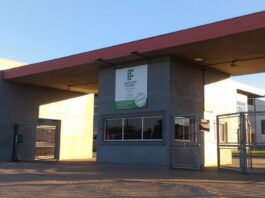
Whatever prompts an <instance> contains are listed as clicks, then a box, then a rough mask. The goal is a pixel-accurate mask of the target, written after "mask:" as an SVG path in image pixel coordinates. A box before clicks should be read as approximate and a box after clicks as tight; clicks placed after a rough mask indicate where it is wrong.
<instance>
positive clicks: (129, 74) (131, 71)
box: [127, 69, 134, 80]
mask: <svg viewBox="0 0 265 198" xmlns="http://www.w3.org/2000/svg"><path fill="white" fill-rule="evenodd" d="M133 71H134V69H128V72H127V80H132V78H133Z"/></svg>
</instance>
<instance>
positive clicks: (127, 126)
mask: <svg viewBox="0 0 265 198" xmlns="http://www.w3.org/2000/svg"><path fill="white" fill-rule="evenodd" d="M124 139H142V118H127V119H124Z"/></svg>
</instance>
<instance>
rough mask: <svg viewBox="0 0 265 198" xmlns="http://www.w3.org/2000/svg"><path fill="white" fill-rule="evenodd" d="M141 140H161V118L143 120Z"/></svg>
mask: <svg viewBox="0 0 265 198" xmlns="http://www.w3.org/2000/svg"><path fill="white" fill-rule="evenodd" d="M143 121H144V122H143V138H144V139H162V118H161V117H149V118H144V119H143Z"/></svg>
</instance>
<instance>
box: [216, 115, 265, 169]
mask: <svg viewBox="0 0 265 198" xmlns="http://www.w3.org/2000/svg"><path fill="white" fill-rule="evenodd" d="M217 126H218V127H217V146H218V167H219V168H224V169H232V170H238V171H241V172H243V173H247V172H265V112H241V113H233V114H225V115H219V116H217Z"/></svg>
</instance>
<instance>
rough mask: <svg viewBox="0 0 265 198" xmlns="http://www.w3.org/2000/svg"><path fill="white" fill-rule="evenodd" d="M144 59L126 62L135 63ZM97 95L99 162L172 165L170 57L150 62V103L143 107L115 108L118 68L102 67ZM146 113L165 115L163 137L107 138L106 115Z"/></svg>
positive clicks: (124, 115)
mask: <svg viewBox="0 0 265 198" xmlns="http://www.w3.org/2000/svg"><path fill="white" fill-rule="evenodd" d="M140 64H142V63H133V64H128V65H125V66H126V67H127V66H136V65H140ZM99 82H100V84H99V96H98V103H99V106H98V114H99V115H100V119H99V122H98V145H97V162H99V163H118V164H119V163H121V164H130V165H141V166H145V165H152V166H163V167H168V166H169V137H170V117H169V113H168V112H169V108H170V104H169V99H170V97H169V95H170V59H169V58H164V59H161V60H154V61H151V62H150V63H149V64H148V90H147V94H148V96H147V97H148V106H147V107H146V108H142V109H130V110H116V109H115V68H114V67H106V68H102V69H101V70H100V75H99ZM145 115H162V116H163V141H160V142H151V141H149V142H148V141H143V142H141V141H124V142H113V141H112V142H107V141H104V137H103V136H104V119H105V118H110V117H131V116H132V117H134V116H145Z"/></svg>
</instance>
